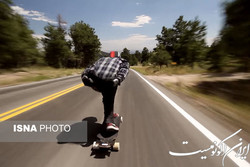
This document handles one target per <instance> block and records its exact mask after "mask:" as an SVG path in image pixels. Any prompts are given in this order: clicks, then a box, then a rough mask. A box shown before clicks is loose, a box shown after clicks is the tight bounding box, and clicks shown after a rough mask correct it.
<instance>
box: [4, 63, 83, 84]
mask: <svg viewBox="0 0 250 167" xmlns="http://www.w3.org/2000/svg"><path fill="white" fill-rule="evenodd" d="M82 71H83V69H65V68H60V69H56V68H52V67H47V66H42V67H40V66H33V67H25V68H16V69H8V70H6V69H4V70H0V86H10V85H17V84H22V83H29V82H35V81H41V80H47V79H53V78H60V77H65V76H70V75H74V74H80V73H81V72H82Z"/></svg>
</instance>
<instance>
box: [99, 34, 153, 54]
mask: <svg viewBox="0 0 250 167" xmlns="http://www.w3.org/2000/svg"><path fill="white" fill-rule="evenodd" d="M101 43H102V50H103V51H106V52H109V51H111V50H117V51H122V50H123V49H124V48H125V47H126V48H127V49H129V50H130V51H136V50H142V49H143V48H144V47H147V48H148V49H149V50H153V48H155V47H156V41H155V37H148V36H146V35H141V34H132V35H130V36H129V37H127V38H125V39H115V40H103V41H102V40H101Z"/></svg>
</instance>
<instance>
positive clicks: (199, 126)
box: [132, 69, 250, 166]
mask: <svg viewBox="0 0 250 167" xmlns="http://www.w3.org/2000/svg"><path fill="white" fill-rule="evenodd" d="M132 71H133V72H134V73H135V74H137V75H138V76H139V77H140V78H141V79H142V80H143V81H145V82H146V83H147V84H148V85H149V86H150V87H151V88H153V89H154V90H155V91H156V92H157V93H158V94H159V95H160V96H161V97H162V98H163V99H165V100H166V101H167V102H168V103H169V104H170V105H171V106H172V107H174V108H175V109H176V110H177V111H178V112H179V113H180V114H181V115H182V116H183V117H184V118H186V119H187V120H188V121H189V122H190V123H191V124H192V125H193V126H194V127H196V129H198V130H199V131H200V132H201V133H202V134H203V135H204V136H205V137H207V138H208V139H209V140H210V141H211V142H212V143H214V142H217V143H220V142H221V141H222V140H220V139H219V138H218V137H217V136H215V135H214V134H213V133H212V132H211V131H209V130H208V129H207V128H206V127H204V126H203V125H202V124H201V123H199V122H198V121H197V120H196V119H194V118H193V117H192V116H191V115H189V114H188V113H187V112H186V111H185V110H184V109H182V108H181V107H180V106H179V105H177V104H176V103H175V102H174V101H173V100H171V99H170V98H169V97H167V96H166V95H165V94H164V93H162V92H161V91H160V90H159V89H158V88H156V87H155V86H154V85H153V84H151V83H150V82H149V81H148V80H146V79H145V78H144V77H143V76H142V75H141V74H139V73H138V72H137V71H135V70H133V69H132ZM226 146H227V147H228V149H229V150H230V149H231V148H230V147H229V146H228V145H226ZM235 155H236V152H235V151H231V152H230V153H229V154H228V155H227V156H228V157H229V158H230V159H231V160H232V161H233V162H234V163H235V164H237V165H238V166H250V164H249V163H248V162H247V161H246V160H241V159H239V158H236V157H235Z"/></svg>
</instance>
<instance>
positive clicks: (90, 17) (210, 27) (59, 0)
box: [12, 0, 223, 51]
mask: <svg viewBox="0 0 250 167" xmlns="http://www.w3.org/2000/svg"><path fill="white" fill-rule="evenodd" d="M222 2H223V0H42V1H41V0H13V3H14V4H13V6H12V9H14V11H15V12H17V13H19V14H21V15H23V16H24V17H25V18H27V19H28V20H29V26H30V28H31V29H32V30H33V31H34V34H35V36H37V37H42V35H43V34H44V32H45V31H44V26H46V25H47V24H48V22H50V23H52V24H56V17H57V15H58V14H61V16H62V18H63V19H64V20H65V21H66V22H67V28H69V27H70V26H71V25H72V24H74V23H75V22H78V21H81V20H82V21H84V22H85V23H87V24H89V25H90V26H91V27H93V28H94V29H95V31H96V35H98V37H99V39H100V41H101V43H102V50H103V51H110V50H119V51H121V50H122V49H123V48H125V47H127V48H128V49H129V50H131V51H135V50H142V49H143V47H148V48H149V50H152V49H153V48H154V47H155V46H156V43H157V41H156V40H155V38H156V35H157V34H160V33H161V30H162V27H163V26H165V27H168V28H170V27H172V26H173V24H174V22H175V21H176V19H177V18H178V17H179V16H180V15H183V16H184V20H193V19H194V18H195V17H196V16H197V17H198V18H199V19H200V20H201V21H202V22H205V24H206V25H207V37H206V39H207V42H208V44H211V43H212V41H213V39H214V38H215V37H216V36H217V35H218V34H219V31H220V29H221V27H222V25H223V14H222V13H223V11H222V8H221V3H222Z"/></svg>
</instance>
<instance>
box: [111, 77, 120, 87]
mask: <svg viewBox="0 0 250 167" xmlns="http://www.w3.org/2000/svg"><path fill="white" fill-rule="evenodd" d="M119 83H120V81H119V79H117V78H115V79H114V80H113V85H114V86H118V85H119Z"/></svg>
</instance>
